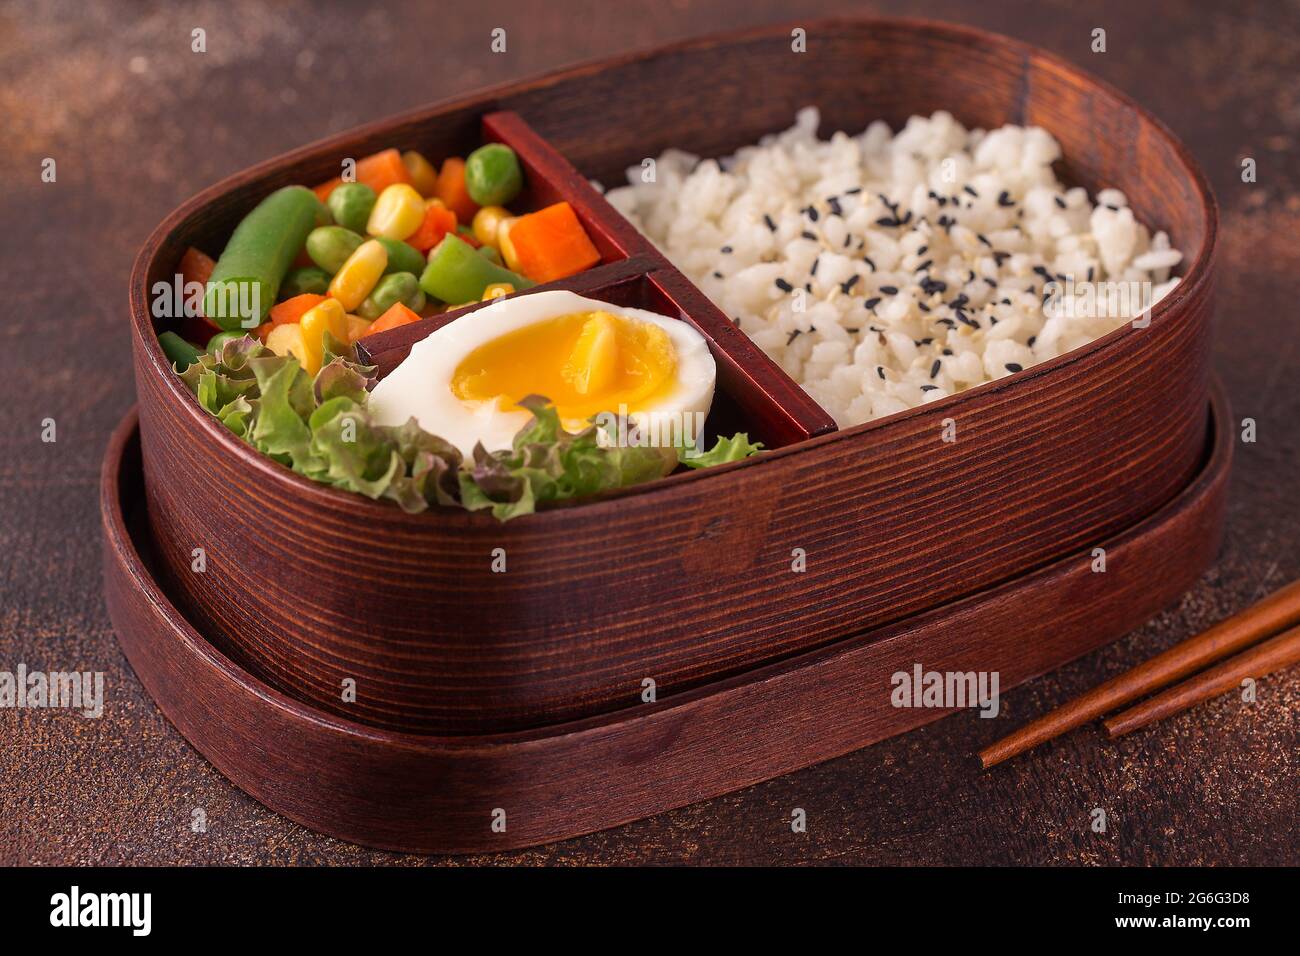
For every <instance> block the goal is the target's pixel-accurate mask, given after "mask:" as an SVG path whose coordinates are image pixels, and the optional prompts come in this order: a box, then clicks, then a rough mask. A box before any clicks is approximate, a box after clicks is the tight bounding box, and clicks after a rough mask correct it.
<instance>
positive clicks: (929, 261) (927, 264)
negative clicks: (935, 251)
mask: <svg viewBox="0 0 1300 956" xmlns="http://www.w3.org/2000/svg"><path fill="white" fill-rule="evenodd" d="M932 265H934V260H933V259H926V260H925V261H924V262H922V263H921V264H920V265H919V266H917V267H916V271H917V272H924V271H925V270H926V269H928V268H930V266H932Z"/></svg>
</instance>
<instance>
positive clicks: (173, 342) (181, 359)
mask: <svg viewBox="0 0 1300 956" xmlns="http://www.w3.org/2000/svg"><path fill="white" fill-rule="evenodd" d="M158 344H159V345H161V346H162V350H163V355H166V356H167V360H168V361H170V362H171V363H172V365H174V366H179V367H180V369H181V370H182V371H184V370H185V369H187V368H189V367H190V366H191V365H193V364H194V363H195V362H197V361H198V360H199V355H200V352H199V350H198V349H196V348H195V347H194V346H193V345H191V344H190V343H189V342H186V341H185V340H184V339H183V338H181V337H180V336H179V335H177V334H176V333H175V332H163V333H162V334H161V335H159V336H158Z"/></svg>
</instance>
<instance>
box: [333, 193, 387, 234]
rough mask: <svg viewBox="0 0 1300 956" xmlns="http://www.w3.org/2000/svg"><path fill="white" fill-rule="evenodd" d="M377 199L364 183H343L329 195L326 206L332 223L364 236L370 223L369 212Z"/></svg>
mask: <svg viewBox="0 0 1300 956" xmlns="http://www.w3.org/2000/svg"><path fill="white" fill-rule="evenodd" d="M378 198H379V197H378V196H376V195H375V191H374V190H373V189H371V188H370V187H369V186H367V185H366V184H365V183H344V184H343V185H342V186H337V187H335V189H334V191H333V192H332V193H330V198H329V200H328V202H327V205H328V206H329V208H330V212H331V213H333V215H334V221H335V222H336V223H338V224H339V225H340V226H342V227H343V228H344V229H351V230H352V231H353V232H359V233H362V234H364V233H365V231H366V223H367V222H369V221H370V211H371V210H372V209H374V208H375V200H377V199H378Z"/></svg>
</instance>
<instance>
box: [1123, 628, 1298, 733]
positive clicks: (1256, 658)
mask: <svg viewBox="0 0 1300 956" xmlns="http://www.w3.org/2000/svg"><path fill="white" fill-rule="evenodd" d="M1297 662H1300V627H1293V628H1291V630H1289V631H1284V632H1282V633H1281V634H1279V635H1278V636H1277V637H1274V638H1272V639H1270V640H1267V641H1265V642H1264V643H1262V644H1257V645H1255V646H1254V647H1252V648H1251V649H1250V650H1248V651H1242V652H1241V653H1240V654H1238V655H1237V656H1236V657H1230V658H1228V660H1226V661H1224V662H1223V663H1221V664H1219V665H1217V666H1215V667H1211V668H1210V669H1209V670H1206V671H1202V672H1201V673H1199V674H1197V675H1196V676H1195V677H1191V678H1188V679H1187V680H1185V681H1183V682H1182V683H1181V684H1175V685H1174V686H1173V687H1170V688H1169V689H1168V690H1165V691H1163V692H1161V693H1159V694H1156V695H1155V696H1154V697H1151V698H1149V699H1147V700H1144V701H1142V703H1140V704H1137V705H1136V706H1134V707H1130V708H1129V709H1128V710H1126V711H1123V712H1122V713H1119V714H1116V715H1115V716H1114V717H1109V718H1107V719H1106V720H1104V721H1102V726H1103V727H1105V728H1106V733H1108V734H1109V735H1110V736H1111V737H1112V738H1113V737H1120V736H1123V735H1124V734H1127V733H1129V732H1130V731H1134V730H1137V729H1138V728H1139V727H1145V726H1146V725H1147V724H1150V723H1154V722H1155V721H1157V720H1163V719H1164V718H1165V717H1168V716H1170V715H1171V714H1176V713H1178V712H1179V711H1182V710H1186V709H1187V708H1188V707H1191V706H1193V705H1194V704H1199V703H1200V702H1201V701H1203V700H1209V699H1210V698H1211V697H1218V696H1219V695H1220V694H1223V693H1226V692H1227V691H1230V690H1232V689H1233V688H1234V687H1237V686H1238V685H1239V684H1240V683H1241V681H1242V680H1243V679H1244V678H1247V677H1264V676H1265V675H1267V674H1271V673H1273V672H1274V671H1277V670H1281V669H1282V668H1284V667H1290V666H1291V665H1292V664H1295V663H1297Z"/></svg>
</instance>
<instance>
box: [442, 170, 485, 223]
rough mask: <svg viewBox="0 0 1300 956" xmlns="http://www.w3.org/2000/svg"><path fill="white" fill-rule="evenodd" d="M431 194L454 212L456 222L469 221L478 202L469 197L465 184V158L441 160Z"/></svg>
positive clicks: (475, 210) (476, 209)
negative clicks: (434, 186)
mask: <svg viewBox="0 0 1300 956" xmlns="http://www.w3.org/2000/svg"><path fill="white" fill-rule="evenodd" d="M433 194H434V195H435V196H437V197H438V198H439V199H441V200H442V201H443V203H445V204H446V206H447V208H448V209H450V210H451V211H452V212H454V213H455V214H456V220H457V221H458V222H470V221H472V220H473V219H474V213H476V212H478V203H476V202H475V201H474V200H473V199H471V198H470V197H469V189H468V188H466V186H465V160H463V159H461V158H460V157H459V156H452V157H449V158H448V159H445V160H443V163H442V172H440V173H438V185H437V187H436V188H435V189H434V191H433Z"/></svg>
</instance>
